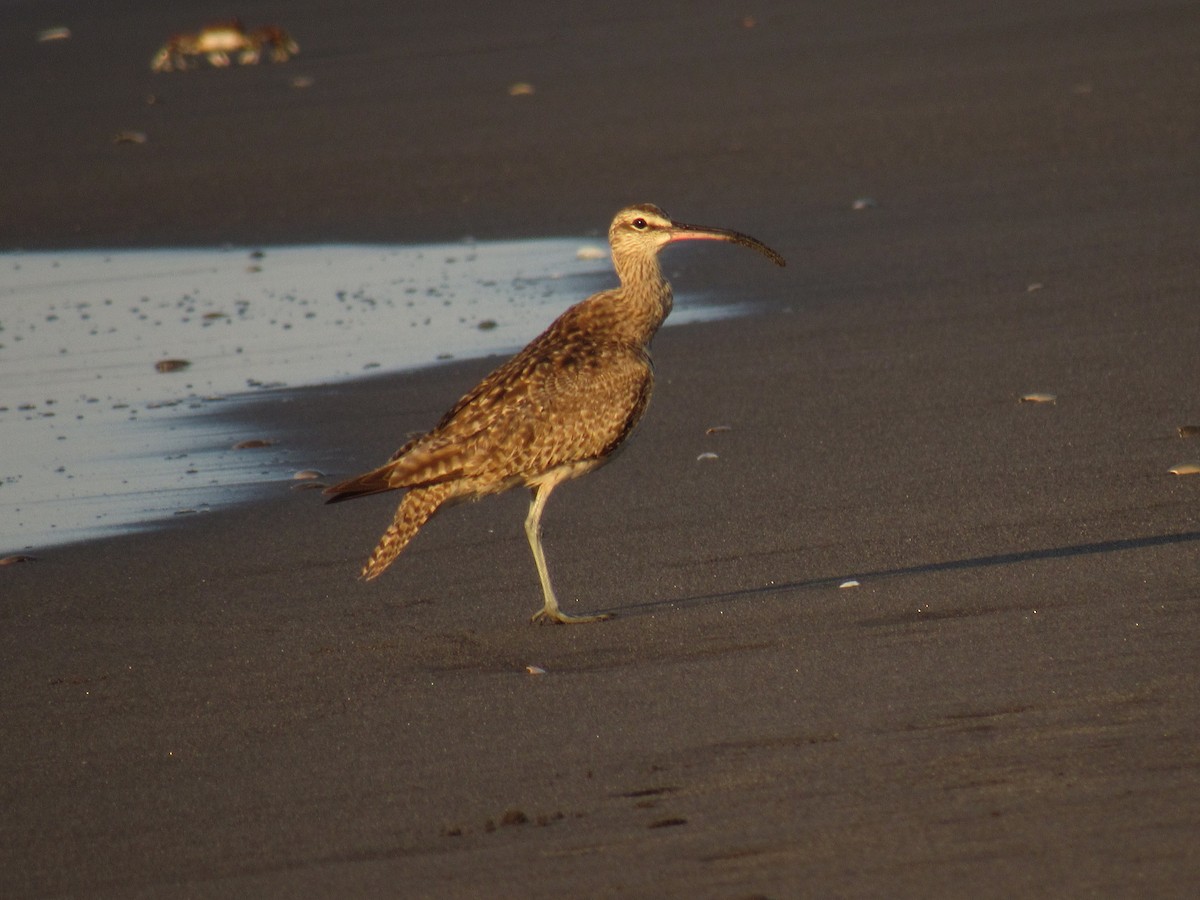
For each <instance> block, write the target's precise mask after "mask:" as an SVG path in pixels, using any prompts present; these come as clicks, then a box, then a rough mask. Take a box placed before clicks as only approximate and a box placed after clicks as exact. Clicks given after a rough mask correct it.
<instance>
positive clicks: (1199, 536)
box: [605, 531, 1200, 618]
mask: <svg viewBox="0 0 1200 900" xmlns="http://www.w3.org/2000/svg"><path fill="white" fill-rule="evenodd" d="M1195 541H1200V531H1183V532H1179V533H1177V534H1157V535H1150V536H1148V537H1140V538H1118V539H1115V540H1110V541H1093V542H1090V543H1086V544H1071V545H1069V546H1066V547H1045V548H1042V549H1037V550H1018V551H1014V552H1012V553H996V554H991V555H989V556H972V557H968V558H966V559H952V560H945V561H943V562H934V563H922V564H920V565H914V566H900V567H897V568H893V569H877V570H874V571H870V572H852V573H847V574H844V575H831V576H827V577H823V578H810V579H805V580H804V581H790V582H777V583H773V584H767V585H763V586H761V587H752V588H739V589H737V590H733V591H722V592H720V593H716V594H699V595H696V596H693V597H677V598H673V599H669V600H649V601H646V602H644V603H630V604H626V605H625V606H614V607H610V608H609V609H606V610H605V612H610V613H613V614H615V615H616V616H619V617H620V618H630V617H636V616H640V615H646V614H650V613H653V612H655V611H657V610H661V609H663V608H664V607H688V606H704V605H707V604H710V603H729V602H734V601H739V600H752V599H754V598H756V597H764V596H769V595H771V594H781V593H786V592H789V591H808V590H818V589H827V588H831V587H832V588H836V587H838V586H840V585H842V584H844V583H845V582H847V581H849V580H855V581H858V582H866V581H872V582H875V581H880V580H882V579H888V578H902V577H905V576H909V575H930V574H934V573H938V572H957V571H966V570H971V569H986V568H991V567H995V566H1009V565H1014V564H1016V563H1023V562H1038V561H1041V560H1052V559H1069V558H1071V557H1076V556H1093V555H1096V554H1101V553H1117V552H1121V551H1125V550H1144V549H1147V548H1149V547H1163V546H1169V545H1172V544H1188V543H1193V542H1195Z"/></svg>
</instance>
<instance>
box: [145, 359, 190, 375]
mask: <svg viewBox="0 0 1200 900" xmlns="http://www.w3.org/2000/svg"><path fill="white" fill-rule="evenodd" d="M190 365H191V362H190V361H188V360H186V359H160V360H159V361H158V362H156V363H155V364H154V370H155V371H156V372H181V371H183V370H184V369H186V368H187V367H188V366H190Z"/></svg>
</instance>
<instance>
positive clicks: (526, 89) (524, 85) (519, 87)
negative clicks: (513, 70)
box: [508, 81, 533, 97]
mask: <svg viewBox="0 0 1200 900" xmlns="http://www.w3.org/2000/svg"><path fill="white" fill-rule="evenodd" d="M532 93H533V85H532V84H530V83H529V82H528V81H518V82H516V83H515V84H510V85H509V86H508V96H510V97H528V96H529V95H530V94H532Z"/></svg>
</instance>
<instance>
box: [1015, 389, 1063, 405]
mask: <svg viewBox="0 0 1200 900" xmlns="http://www.w3.org/2000/svg"><path fill="white" fill-rule="evenodd" d="M1057 399H1058V397H1057V395H1055V394H1042V393H1038V392H1036V391H1035V392H1034V393H1032V394H1022V395H1021V402H1022V403H1053V402H1054V401H1055V400H1057Z"/></svg>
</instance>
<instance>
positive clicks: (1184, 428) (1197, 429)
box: [1179, 425, 1200, 438]
mask: <svg viewBox="0 0 1200 900" xmlns="http://www.w3.org/2000/svg"><path fill="white" fill-rule="evenodd" d="M1179 436H1180V437H1181V438H1190V437H1200V425H1180V426H1179Z"/></svg>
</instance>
